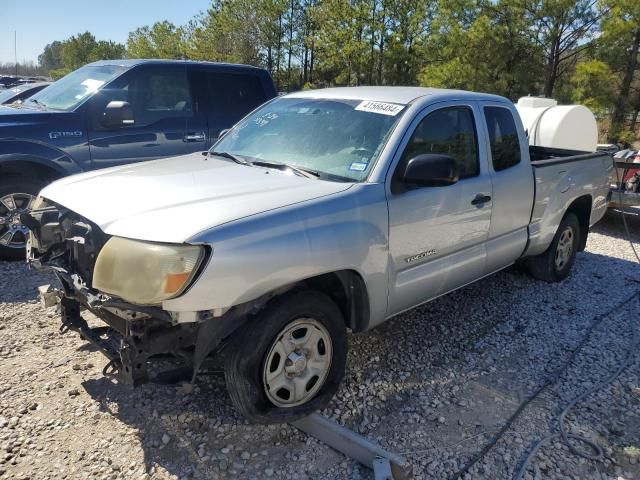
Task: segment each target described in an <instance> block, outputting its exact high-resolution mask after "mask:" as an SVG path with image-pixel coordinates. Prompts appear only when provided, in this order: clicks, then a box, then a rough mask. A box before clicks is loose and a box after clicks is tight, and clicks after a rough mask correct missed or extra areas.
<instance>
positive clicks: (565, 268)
mask: <svg viewBox="0 0 640 480" xmlns="http://www.w3.org/2000/svg"><path fill="white" fill-rule="evenodd" d="M581 235H582V231H581V228H580V222H579V221H578V217H576V215H575V214H574V213H573V212H567V213H566V214H565V216H564V218H563V219H562V221H561V222H560V226H559V227H558V230H557V231H556V234H555V236H554V237H553V241H552V242H551V245H549V248H547V250H546V251H545V252H544V253H541V254H540V255H536V256H535V257H530V258H528V259H527V266H528V270H529V273H530V274H531V276H532V277H534V278H536V279H538V280H543V281H545V282H549V283H553V282H561V281H562V280H564V279H565V278H567V276H568V275H569V273H570V272H571V268H572V267H573V264H574V263H575V260H576V254H577V253H578V249H579V245H580V238H581ZM567 236H570V241H571V243H570V245H571V246H570V249H571V251H570V254H568V255H567V256H566V259H565V261H564V262H562V263H561V264H560V265H558V262H557V260H556V259H557V256H558V253H559V248H561V244H560V242H561V241H562V240H563V239H566V238H567Z"/></svg>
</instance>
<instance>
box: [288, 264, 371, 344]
mask: <svg viewBox="0 0 640 480" xmlns="http://www.w3.org/2000/svg"><path fill="white" fill-rule="evenodd" d="M300 283H301V284H302V285H304V286H306V287H308V288H312V289H314V290H318V291H320V292H323V293H325V294H326V295H328V296H329V297H331V299H332V300H333V301H334V302H335V303H336V305H337V306H338V308H339V309H340V311H341V312H342V315H343V317H344V320H345V323H346V325H347V327H348V328H350V329H351V330H353V331H354V332H362V331H364V330H366V329H367V327H368V326H369V295H368V293H367V287H366V285H365V283H364V280H363V279H362V277H361V276H360V274H359V273H357V272H355V271H353V270H342V271H338V272H331V273H325V274H323V275H319V276H317V277H312V278H308V279H306V280H304V281H302V282H300Z"/></svg>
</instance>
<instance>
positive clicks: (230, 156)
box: [209, 152, 251, 166]
mask: <svg viewBox="0 0 640 480" xmlns="http://www.w3.org/2000/svg"><path fill="white" fill-rule="evenodd" d="M209 155H215V156H216V157H222V158H228V159H229V160H233V161H234V162H236V163H239V164H240V165H249V166H250V165H251V162H249V161H247V160H245V159H244V158H240V157H238V156H237V155H234V154H232V153H229V152H209Z"/></svg>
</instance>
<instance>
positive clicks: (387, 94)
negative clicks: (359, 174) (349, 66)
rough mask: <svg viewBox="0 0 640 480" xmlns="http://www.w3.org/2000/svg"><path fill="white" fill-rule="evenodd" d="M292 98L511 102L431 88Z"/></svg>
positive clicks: (328, 91) (308, 93) (331, 91)
mask: <svg viewBox="0 0 640 480" xmlns="http://www.w3.org/2000/svg"><path fill="white" fill-rule="evenodd" d="M287 97H290V98H327V99H331V98H334V99H343V100H372V101H378V102H391V103H399V104H403V105H407V104H409V103H413V102H415V101H416V100H418V99H421V98H424V97H429V99H430V100H432V101H443V100H465V99H466V100H485V101H493V102H503V103H504V102H509V100H507V99H506V98H504V97H500V96H498V95H491V94H488V93H477V92H467V91H464V90H449V89H444V88H430V87H337V88H324V89H319V90H303V91H300V92H294V93H290V94H288V95H287Z"/></svg>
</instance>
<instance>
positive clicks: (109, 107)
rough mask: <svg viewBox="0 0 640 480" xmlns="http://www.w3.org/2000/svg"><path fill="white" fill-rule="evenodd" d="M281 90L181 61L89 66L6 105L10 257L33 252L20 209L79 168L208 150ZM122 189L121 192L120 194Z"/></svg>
mask: <svg viewBox="0 0 640 480" xmlns="http://www.w3.org/2000/svg"><path fill="white" fill-rule="evenodd" d="M274 96H276V90H275V88H274V85H273V82H272V80H271V76H270V75H269V73H268V72H267V71H266V70H262V69H259V68H254V67H249V66H245V65H229V64H219V63H210V62H189V61H179V60H175V61H173V60H110V61H100V62H95V63H91V64H89V65H86V66H84V67H82V68H80V69H78V70H76V71H74V72H72V73H70V74H69V75H67V76H65V77H64V78H62V79H60V80H58V81H57V82H55V83H54V84H52V85H50V86H49V87H47V88H45V89H44V90H42V91H40V92H38V93H37V94H35V95H34V96H33V97H31V98H29V99H28V100H27V101H25V102H24V103H22V104H20V105H17V106H11V107H8V106H0V259H8V258H18V257H21V256H23V255H24V246H25V241H26V232H27V231H28V230H27V228H26V227H25V226H23V225H22V224H21V222H20V213H21V212H22V211H24V210H27V209H28V208H29V206H30V204H31V202H32V201H33V199H34V198H35V195H37V193H38V191H39V190H40V189H41V188H42V187H43V186H45V185H46V184H47V183H49V182H51V181H52V180H55V179H57V178H60V177H63V176H66V175H71V174H74V173H79V172H84V171H88V170H95V169H98V168H105V167H111V166H115V165H122V164H126V163H132V162H140V161H143V160H151V159H156V158H161V157H167V156H174V155H180V154H186V153H191V152H194V151H199V150H202V151H204V150H206V149H208V148H209V147H210V146H211V145H212V143H213V142H214V141H215V140H216V139H217V138H218V136H219V134H220V132H221V131H222V130H224V129H227V128H229V127H231V126H232V125H233V124H234V123H236V122H237V121H238V120H240V119H241V118H242V117H244V116H245V115H246V114H247V113H249V112H250V111H251V110H253V109H254V108H256V107H257V106H258V105H260V104H262V103H264V102H265V101H266V100H268V99H270V98H273V97H274ZM114 195H117V192H114Z"/></svg>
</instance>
